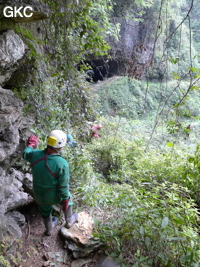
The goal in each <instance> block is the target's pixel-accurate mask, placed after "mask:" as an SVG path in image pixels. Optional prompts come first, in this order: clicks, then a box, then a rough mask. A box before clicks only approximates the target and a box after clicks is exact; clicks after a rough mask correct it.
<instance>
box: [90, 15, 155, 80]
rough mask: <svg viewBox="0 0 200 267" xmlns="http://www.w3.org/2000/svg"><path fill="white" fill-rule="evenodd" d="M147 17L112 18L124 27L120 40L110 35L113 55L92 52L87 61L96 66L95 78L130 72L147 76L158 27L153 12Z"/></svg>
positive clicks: (108, 37)
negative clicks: (92, 54)
mask: <svg viewBox="0 0 200 267" xmlns="http://www.w3.org/2000/svg"><path fill="white" fill-rule="evenodd" d="M143 19H144V20H143V21H142V22H139V21H130V20H127V19H125V18H123V19H122V18H112V20H113V21H114V23H120V25H121V27H120V32H119V39H118V40H117V41H116V40H115V39H114V38H113V37H112V36H107V38H106V41H107V42H108V43H109V44H110V47H111V50H110V57H103V58H102V57H101V58H93V57H92V56H91V60H89V61H87V63H89V64H90V65H91V67H92V68H93V71H94V74H93V79H94V81H95V82H96V81H98V80H103V78H104V77H111V76H114V75H129V76H130V77H134V78H136V79H142V78H144V77H145V71H146V68H147V67H148V66H149V65H151V63H152V56H153V50H154V45H155V43H154V42H155V30H156V28H155V27H154V28H153V25H152V24H153V23H152V19H151V13H150V12H149V13H148V12H147V13H146V14H145V15H144V18H143Z"/></svg>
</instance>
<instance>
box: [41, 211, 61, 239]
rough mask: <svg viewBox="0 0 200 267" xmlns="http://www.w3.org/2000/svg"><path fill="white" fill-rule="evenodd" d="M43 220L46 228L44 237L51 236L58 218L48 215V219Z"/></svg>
mask: <svg viewBox="0 0 200 267" xmlns="http://www.w3.org/2000/svg"><path fill="white" fill-rule="evenodd" d="M43 220H44V225H45V228H46V235H49V236H50V235H51V234H52V230H53V228H54V227H56V225H57V224H58V218H57V217H52V215H51V214H50V215H49V217H47V218H43Z"/></svg>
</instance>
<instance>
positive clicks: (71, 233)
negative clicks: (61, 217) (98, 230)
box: [61, 211, 103, 258]
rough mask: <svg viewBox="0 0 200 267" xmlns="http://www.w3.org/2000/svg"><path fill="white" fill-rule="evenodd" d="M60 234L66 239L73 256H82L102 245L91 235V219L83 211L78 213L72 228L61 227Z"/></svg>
mask: <svg viewBox="0 0 200 267" xmlns="http://www.w3.org/2000/svg"><path fill="white" fill-rule="evenodd" d="M61 234H62V236H63V237H64V238H65V239H66V246H67V247H68V249H69V250H71V251H72V254H73V256H74V258H84V257H87V256H89V255H90V254H91V253H92V252H94V251H95V250H98V249H100V247H102V245H103V244H102V243H101V242H100V240H99V239H98V238H97V237H94V236H93V219H92V217H91V216H90V215H89V214H88V213H86V212H85V211H83V212H81V213H79V215H78V223H75V224H74V225H73V226H72V228H70V229H67V228H66V227H65V226H63V227H62V228H61Z"/></svg>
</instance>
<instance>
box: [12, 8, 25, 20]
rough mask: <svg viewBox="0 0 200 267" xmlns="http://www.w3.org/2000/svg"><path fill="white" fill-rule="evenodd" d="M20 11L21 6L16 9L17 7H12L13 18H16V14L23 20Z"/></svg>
mask: <svg viewBox="0 0 200 267" xmlns="http://www.w3.org/2000/svg"><path fill="white" fill-rule="evenodd" d="M21 9H23V6H20V7H19V8H18V9H17V7H14V17H15V18H16V17H17V14H18V15H19V16H20V17H21V18H23V15H22V13H21V12H20V10H21Z"/></svg>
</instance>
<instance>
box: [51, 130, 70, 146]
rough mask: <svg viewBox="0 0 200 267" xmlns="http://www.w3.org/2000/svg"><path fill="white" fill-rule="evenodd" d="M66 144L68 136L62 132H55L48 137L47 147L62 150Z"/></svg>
mask: <svg viewBox="0 0 200 267" xmlns="http://www.w3.org/2000/svg"><path fill="white" fill-rule="evenodd" d="M66 142H67V138H66V134H65V133H64V132H63V131H61V130H54V131H52V132H50V134H49V135H48V137H47V145H48V146H51V147H54V148H61V147H63V146H65V145H66Z"/></svg>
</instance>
